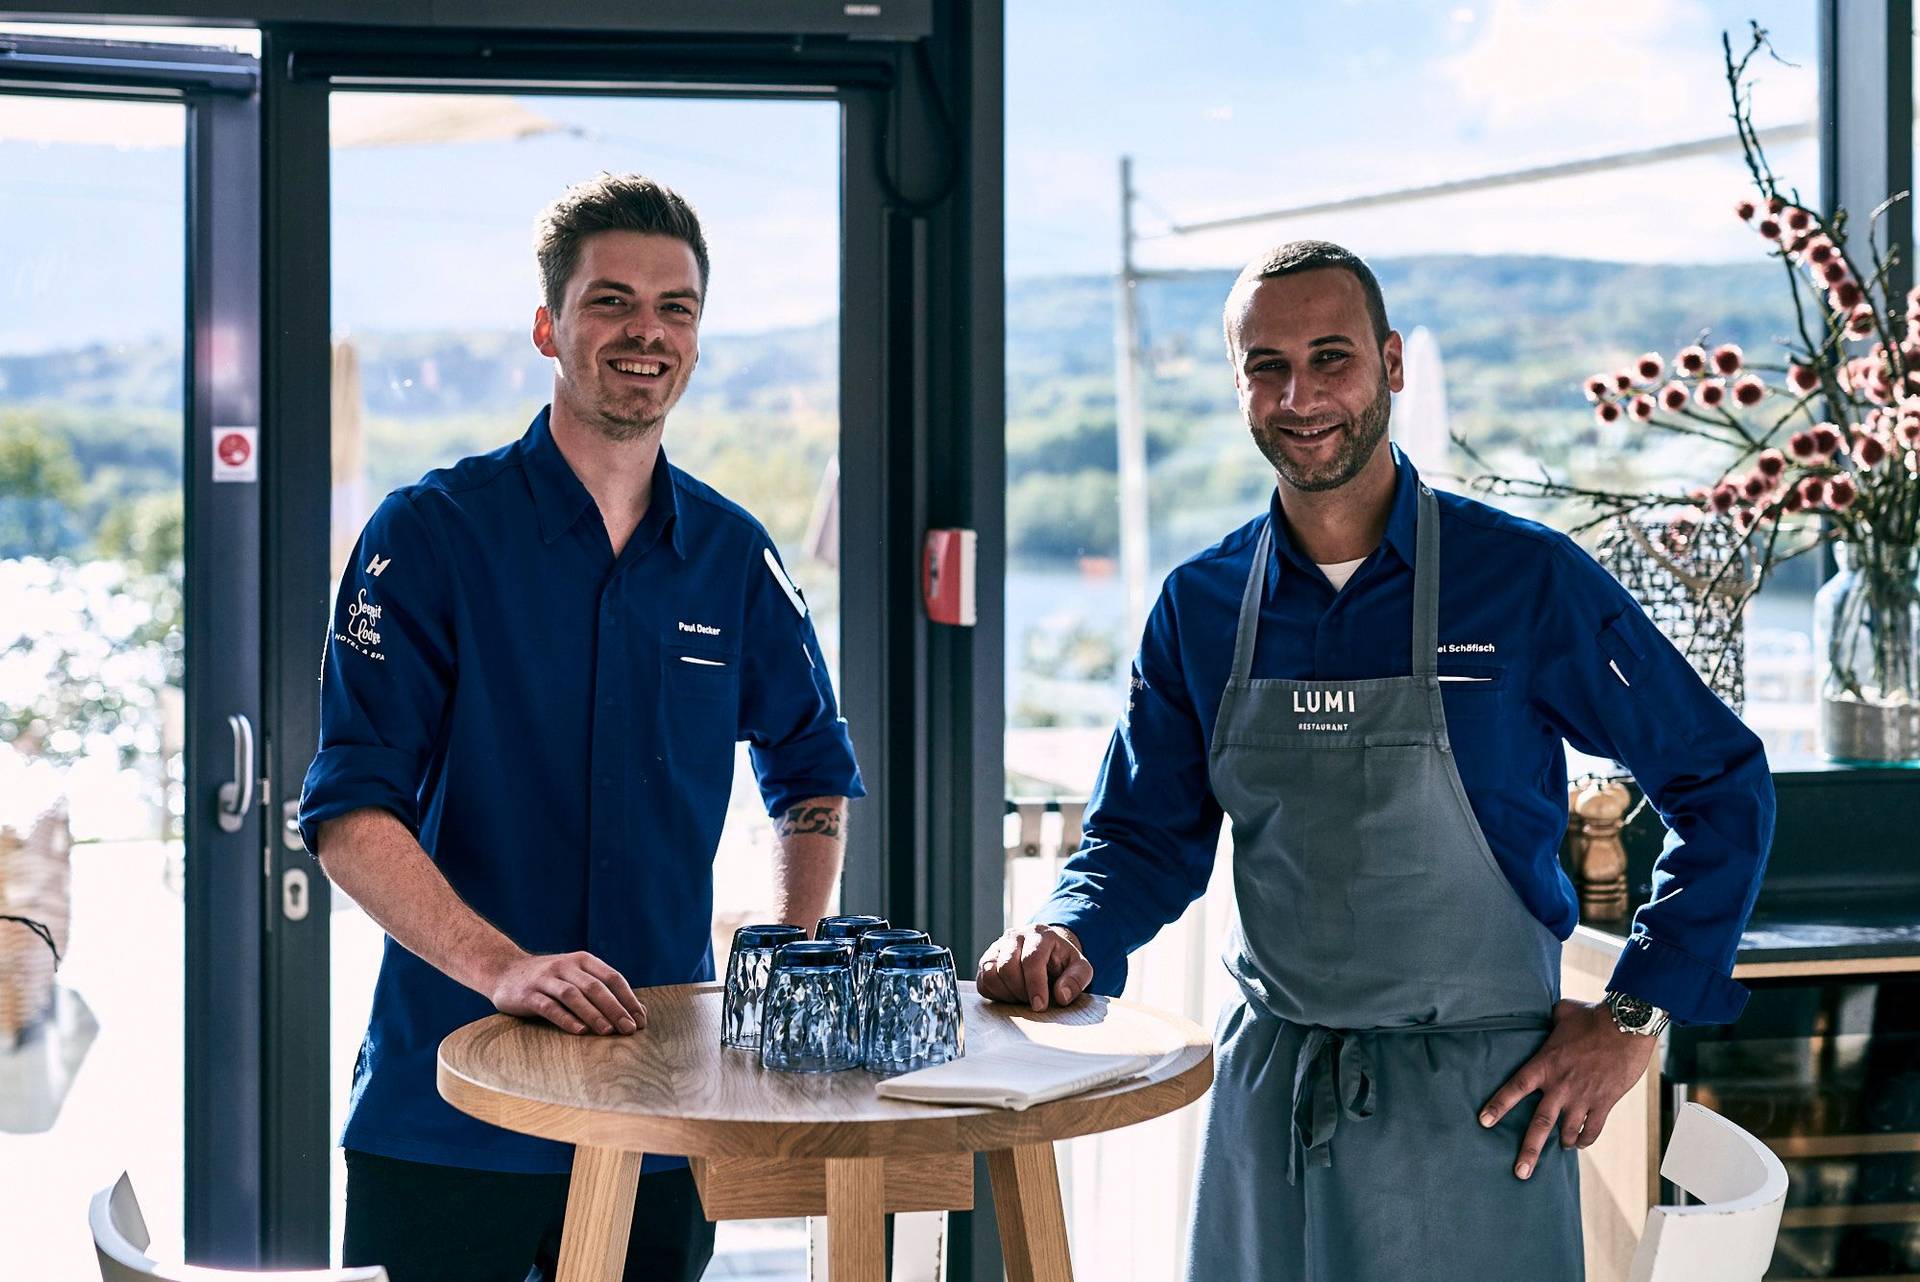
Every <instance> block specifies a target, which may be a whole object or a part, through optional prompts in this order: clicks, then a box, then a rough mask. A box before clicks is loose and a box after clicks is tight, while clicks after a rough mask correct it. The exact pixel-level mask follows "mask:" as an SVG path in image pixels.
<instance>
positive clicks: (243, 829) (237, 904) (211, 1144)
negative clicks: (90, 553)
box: [0, 35, 267, 1266]
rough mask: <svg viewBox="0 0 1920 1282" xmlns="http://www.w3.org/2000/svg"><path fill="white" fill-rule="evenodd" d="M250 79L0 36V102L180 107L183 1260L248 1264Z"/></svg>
mask: <svg viewBox="0 0 1920 1282" xmlns="http://www.w3.org/2000/svg"><path fill="white" fill-rule="evenodd" d="M259 79H260V77H259V69H258V65H257V63H256V62H255V60H254V59H253V58H252V57H251V56H249V55H246V54H238V53H231V52H228V51H226V50H216V49H200V48H194V47H190V46H171V45H150V44H137V43H130V42H125V41H113V40H85V39H64V38H49V37H42V36H21V35H0V93H8V94H28V95H33V96H36V97H66V98H90V99H99V98H108V99H124V100H140V101H153V102H170V103H177V104H179V105H181V106H183V107H184V108H185V135H184V137H183V139H182V142H183V147H182V150H183V153H184V157H185V184H184V192H185V202H186V210H185V213H186V217H185V227H186V247H185V248H186V276H187V279H186V289H185V295H186V315H185V333H184V349H185V350H184V369H183V371H182V378H183V389H184V393H185V394H184V398H183V401H184V403H183V413H182V430H183V432H184V434H185V440H184V449H183V451H182V466H183V468H184V470H185V475H184V476H183V477H182V486H183V490H184V493H183V500H182V501H183V504H184V511H185V525H186V531H185V533H186V539H185V558H184V559H185V567H184V579H185V581H184V584H183V593H184V606H185V624H184V630H185V637H186V653H185V661H186V662H185V679H184V684H185V695H186V725H187V733H186V744H185V755H186V817H185V827H184V842H185V847H186V861H185V862H186V886H185V895H184V898H185V907H186V913H185V919H186V924H185V930H186V939H185V954H186V976H185V990H184V991H185V1002H184V1005H185V1009H184V1011H183V1012H182V1018H183V1020H184V1022H185V1039H184V1047H185V1064H184V1065H183V1068H184V1081H185V1101H184V1124H185V1126H184V1135H185V1148H186V1151H185V1154H184V1164H185V1188H186V1207H185V1225H186V1250H187V1256H188V1258H189V1259H192V1260H195V1261H197V1262H201V1263H208V1264H222V1265H236V1266H251V1265H255V1264H257V1263H259V1236H260V1235H259V1226H260V1220H261V1214H262V1200H261V1197H260V1189H259V1178H258V1175H259V1163H258V1153H259V1143H258V1139H259V1134H260V1130H261V1102H262V1090H261V1086H262V1080H261V1041H262V1036H261V1035H262V1032H263V1023H262V1019H261V982H260V981H261V962H262V947H261V928H262V921H263V909H262V904H263V899H264V889H265V888H264V880H263V875H262V860H261V843H262V833H263V829H262V827H261V824H260V817H261V815H262V814H263V813H264V811H265V810H266V808H267V807H266V804H265V780H264V779H263V778H262V777H261V771H260V762H261V757H260V755H259V744H258V738H257V735H256V736H254V743H255V747H254V753H253V755H252V757H251V759H249V760H247V761H245V762H244V763H243V764H244V773H245V775H246V776H247V778H246V779H245V780H243V781H240V782H242V785H243V786H241V787H240V788H238V789H237V790H236V796H240V795H244V796H249V797H250V798H251V800H252V804H251V806H250V808H249V811H248V813H246V814H244V815H242V816H240V822H239V824H238V826H237V828H236V829H235V830H234V831H231V832H229V831H225V830H224V829H223V828H222V826H221V824H220V822H219V820H218V810H219V807H220V785H221V784H222V783H224V782H228V781H230V780H233V779H234V769H235V765H236V760H235V758H236V736H235V734H234V732H233V731H232V730H230V729H229V723H228V718H229V717H232V716H238V717H244V718H246V720H247V723H248V724H249V726H251V727H252V728H254V730H256V731H258V730H259V728H260V727H261V724H262V722H261V715H260V712H261V708H260V628H259V620H260V608H259V607H260V596H259V592H260V491H261V486H260V484H259V483H258V482H240V483H226V482H216V481H215V480H214V467H215V459H214V437H215V429H216V428H227V427H236V426H244V427H254V428H258V427H259V426H260V377H259V362H258V352H259V335H258V324H259V315H260V310H259V292H260V258H259V253H258V246H259V229H260V217H259V214H260V203H259V157H260V122H259V106H260V98H259Z"/></svg>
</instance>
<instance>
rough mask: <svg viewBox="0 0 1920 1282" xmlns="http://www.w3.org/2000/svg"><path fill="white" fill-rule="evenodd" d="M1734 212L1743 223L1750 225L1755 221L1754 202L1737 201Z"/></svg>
mask: <svg viewBox="0 0 1920 1282" xmlns="http://www.w3.org/2000/svg"><path fill="white" fill-rule="evenodd" d="M1733 212H1734V214H1735V215H1736V216H1738V218H1739V219H1740V221H1741V222H1743V223H1750V222H1752V221H1753V202H1752V201H1751V200H1742V201H1737V202H1735V204H1734V206H1733Z"/></svg>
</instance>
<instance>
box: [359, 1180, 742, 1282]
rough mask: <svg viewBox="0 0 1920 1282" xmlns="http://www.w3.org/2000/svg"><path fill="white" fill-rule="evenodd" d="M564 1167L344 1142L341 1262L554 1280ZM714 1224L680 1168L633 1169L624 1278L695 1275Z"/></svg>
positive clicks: (395, 1279)
mask: <svg viewBox="0 0 1920 1282" xmlns="http://www.w3.org/2000/svg"><path fill="white" fill-rule="evenodd" d="M568 1178H569V1177H568V1176H565V1175H518V1174H513V1173H510V1172H503V1171H470V1170H466V1169H465V1168H462V1167H457V1166H432V1165H428V1164H426V1163H422V1162H403V1161H400V1160H399V1159H397V1158H391V1157H380V1156H377V1155H375V1154H373V1153H360V1152H356V1151H354V1150H353V1149H348V1150H347V1233H346V1244H345V1247H344V1249H343V1251H342V1256H343V1260H344V1262H345V1263H346V1264H348V1265H369V1264H380V1265H385V1266H386V1270H387V1276H388V1277H389V1278H390V1279H391V1280H392V1282H552V1280H553V1278H554V1276H555V1273H556V1269H555V1264H556V1263H557V1261H558V1260H559V1258H560V1224H561V1220H562V1218H563V1216H564V1215H565V1213H566V1209H567V1181H568ZM712 1258H713V1225H711V1224H709V1223H708V1222H707V1218H706V1216H705V1214H703V1213H702V1211H701V1209H700V1194H699V1192H698V1191H697V1190H696V1189H695V1188H694V1185H693V1173H692V1172H691V1171H689V1170H687V1169H686V1168H685V1167H681V1168H680V1169H679V1170H674V1171H662V1172H660V1173H658V1174H655V1175H643V1176H641V1177H640V1193H639V1196H638V1197H636V1198H635V1199H634V1204H633V1231H632V1233H630V1234H629V1235H628V1237H627V1271H626V1282H698V1279H699V1277H700V1275H701V1274H703V1273H705V1272H706V1271H707V1262H708V1261H709V1260H711V1259H712Z"/></svg>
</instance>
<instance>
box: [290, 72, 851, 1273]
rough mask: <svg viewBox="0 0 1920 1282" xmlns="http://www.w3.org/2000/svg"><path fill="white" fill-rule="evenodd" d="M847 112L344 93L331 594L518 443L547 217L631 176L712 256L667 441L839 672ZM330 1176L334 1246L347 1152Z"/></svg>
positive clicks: (341, 937)
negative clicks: (434, 487)
mask: <svg viewBox="0 0 1920 1282" xmlns="http://www.w3.org/2000/svg"><path fill="white" fill-rule="evenodd" d="M840 117H841V113H840V108H839V105H838V104H837V103H835V102H832V101H790V100H789V101H778V100H775V101H769V100H743V99H737V98H735V99H719V98H696V97H682V98H671V99H668V98H659V97H626V96H618V97H615V96H604V95H602V96H580V95H571V96H559V95H555V94H552V93H545V94H541V93H516V94H512V95H508V94H501V93H458V94H455V93H447V92H440V93H434V94H412V93H404V92H352V91H348V90H344V89H336V90H335V91H334V92H333V93H332V95H331V99H330V104H329V127H330V139H329V142H330V168H331V187H330V199H331V211H332V219H331V242H332V243H331V264H332V315H331V325H330V330H331V333H330V346H331V367H332V371H333V380H332V385H331V388H330V389H329V402H330V404H331V407H332V421H331V427H332V431H331V450H330V458H329V473H330V475H329V493H330V503H329V518H328V519H329V539H328V548H329V569H328V581H329V583H330V584H336V585H337V584H338V583H339V582H340V580H341V574H342V571H343V570H344V569H345V566H346V558H347V557H348V556H349V555H350V554H351V552H352V550H353V547H354V544H355V540H356V538H357V537H358V535H359V533H360V530H361V528H362V526H363V525H364V524H365V522H366V520H367V518H368V516H369V515H371V513H372V512H373V509H374V508H375V507H376V506H377V505H378V504H379V502H380V501H381V499H382V498H383V497H384V496H385V495H387V494H388V493H389V492H390V491H392V490H394V489H396V488H399V487H402V486H408V485H411V484H413V483H414V482H416V481H418V480H419V479H420V478H421V476H422V475H423V474H425V473H426V472H428V471H430V470H432V469H435V468H441V467H447V466H450V465H452V464H453V463H455V462H456V461H458V460H459V459H461V458H463V457H466V456H469V455H474V454H481V453H485V452H487V451H490V450H494V449H496V448H498V447H500V446H502V445H505V444H507V443H509V442H511V441H513V440H515V439H517V438H518V437H519V436H520V435H521V434H522V433H524V432H525V431H526V429H527V425H528V423H529V421H530V420H531V419H532V418H533V416H534V415H535V414H536V413H537V412H538V411H539V410H540V408H541V407H542V406H543V405H544V404H546V403H547V402H548V401H549V400H550V398H551V395H552V389H553V379H554V372H553V366H552V362H551V361H549V360H548V359H547V358H545V357H543V356H541V355H540V353H539V352H538V351H536V350H535V349H534V347H533V344H532V342H531V340H530V338H529V330H530V327H531V324H532V319H533V311H534V308H535V306H536V305H537V304H538V303H539V301H540V282H539V277H538V273H537V271H536V265H535V261H534V255H533V250H532V239H533V226H534V220H535V217H536V216H537V215H538V214H539V212H540V210H541V209H542V208H543V207H544V206H545V205H546V204H547V203H549V202H550V201H552V200H553V199H555V198H556V197H558V196H559V195H560V194H561V192H562V191H563V190H564V189H565V188H566V187H567V186H568V185H570V184H572V183H576V182H580V181H583V180H585V179H588V178H591V177H593V176H594V175H596V174H598V173H600V172H602V171H611V172H628V171H637V172H641V173H645V174H647V175H648V176H649V177H652V178H655V179H658V180H659V181H661V182H664V183H666V184H667V185H668V186H670V187H672V188H674V189H675V190H676V191H678V192H680V193H681V194H682V195H684V196H685V197H687V199H688V200H690V201H691V202H692V203H693V204H694V206H695V207H696V208H697V209H698V211H699V213H700V217H701V221H702V225H703V229H704V231H705V235H706V238H707V242H708V246H709V249H710V252H711V254H712V261H713V266H712V275H711V284H710V288H709V292H708V298H707V300H706V306H705V308H704V310H703V315H702V320H701V326H700V360H699V365H698V368H697V369H696V370H695V371H694V373H693V375H692V380H691V383H690V385H689V387H688V390H687V393H686V395H685V397H684V398H683V399H682V400H681V402H680V404H679V405H678V407H677V408H676V409H675V410H674V411H673V414H672V416H671V417H670V419H669V420H668V423H667V426H666V432H665V438H664V447H665V451H666V454H667V456H668V457H669V458H671V459H672V461H673V463H674V465H675V466H677V467H680V468H682V469H684V470H685V471H687V472H690V473H691V474H692V475H694V476H695V477H697V478H699V479H700V480H701V481H703V482H705V483H707V484H708V485H711V486H712V487H713V488H715V489H716V490H718V491H719V492H720V493H722V494H724V495H725V496H727V497H728V498H730V499H732V500H733V501H735V502H737V503H739V504H740V505H741V506H743V507H745V508H746V509H747V510H748V511H750V512H752V513H753V514H754V515H755V516H756V517H757V518H758V519H759V520H760V521H761V522H762V523H763V524H764V525H765V526H766V527H767V529H768V531H769V532H770V533H771V534H772V536H773V539H774V542H775V543H776V545H777V546H778V547H779V549H780V553H781V556H782V559H783V560H784V561H785V563H786V565H787V567H788V569H789V571H790V572H791V574H792V575H793V578H794V580H795V581H796V583H797V584H798V585H799V587H800V588H801V590H802V591H803V592H804V593H805V594H806V598H807V601H808V603H809V605H810V608H811V612H812V614H813V617H814V621H815V627H816V628H817V629H818V631H819V633H820V639H821V645H822V648H823V650H824V652H825V654H826V658H827V662H828V665H829V667H830V668H831V669H833V670H834V673H835V682H836V686H837V685H838V671H839V667H840V664H839V652H840V647H839V617H840V611H839V597H840V575H839V568H838V560H839V546H838V545H839V539H838V533H839V522H838V509H839V490H838V484H839V468H838V449H839V444H840V412H839V371H840V362H839V350H840V342H839V335H840V316H839V310H840V309H839V303H840V182H841V175H840V141H841V118H840ZM293 748H294V745H291V744H290V745H289V753H290V755H292V756H297V755H298V753H297V752H294V751H293ZM308 752H309V755H310V754H311V748H310V747H309V748H308ZM733 778H734V787H733V793H732V798H731V803H730V806H729V809H728V814H727V821H726V826H725V830H724V834H723V836H722V838H721V842H720V847H719V851H718V853H717V855H716V858H715V862H714V869H713V880H714V917H713V922H712V930H713V939H714V953H715V957H716V960H717V962H718V964H719V966H720V967H722V968H724V966H725V964H726V961H725V959H726V949H727V945H728V941H729V940H730V939H731V937H732V934H733V930H734V928H735V927H736V926H738V925H741V924H744V923H746V922H748V921H759V920H765V919H766V918H767V917H768V915H769V913H770V910H771V905H772V867H773V852H774V836H773V827H772V825H771V823H770V822H769V820H768V818H767V815H766V811H765V807H764V805H763V803H762V801H761V798H760V794H759V790H758V788H757V786H756V783H755V779H754V775H753V771H752V768H751V765H750V763H749V761H748V759H747V752H746V747H745V745H744V744H742V745H740V747H739V749H738V756H737V760H736V763H735V769H734V776H733ZM290 795H291V794H289V796H290ZM863 910H865V909H864V907H863ZM327 920H328V922H329V929H330V938H329V941H328V942H329V948H330V956H331V960H330V973H331V978H332V993H331V1000H330V1042H329V1046H328V1049H327V1052H326V1065H327V1070H328V1074H329V1080H328V1093H327V1098H328V1101H329V1116H328V1127H329V1140H330V1141H335V1140H337V1138H338V1135H339V1133H340V1128H341V1125H342V1122H343V1120H344V1112H345V1108H346V1104H347V1100H348V1096H349V1090H350V1087H351V1084H352V1078H353V1068H354V1060H355V1054H356V1051H357V1050H358V1048H359V1046H360V1043H361V1039H362V1037H363V1035H364V1033H365V1030H366V1025H367V1014H368V1006H369V1003H370V1000H371V997H372V992H373V985H374V980H375V976H376V974H377V972H378V969H379V965H380V958H381V952H382V948H383V944H384V939H385V936H384V935H383V933H382V931H381V930H380V927H379V926H378V925H377V924H375V923H374V922H373V921H372V920H371V919H369V918H368V917H367V916H366V914H365V913H363V912H361V911H360V910H359V908H358V907H356V906H355V905H354V904H353V903H352V902H351V901H350V900H349V899H348V898H347V897H346V896H345V895H344V894H343V893H340V892H338V891H337V890H336V891H334V892H333V895H332V900H331V903H330V906H329V912H328V918H327ZM330 1169H331V1172H332V1177H331V1180H330V1196H331V1207H332V1214H331V1222H332V1242H331V1246H332V1248H333V1250H334V1252H335V1257H336V1258H337V1254H338V1246H339V1235H340V1230H341V1225H342V1223H343V1220H344V1213H343V1211H344V1192H345V1170H344V1162H343V1160H342V1157H341V1150H340V1149H339V1148H338V1147H337V1146H336V1147H334V1148H333V1149H332V1158H331V1164H330ZM805 1251H806V1238H805V1230H804V1227H803V1226H802V1225H801V1224H800V1223H799V1222H798V1221H792V1222H770V1223H760V1222H747V1223H741V1222H730V1223H723V1224H722V1225H720V1229H719V1242H718V1245H717V1249H716V1255H717V1262H716V1265H715V1269H716V1271H717V1270H720V1269H722V1268H726V1269H733V1270H736V1272H734V1273H729V1274H728V1276H741V1277H754V1278H761V1279H765V1280H766V1282H772V1279H775V1278H787V1277H792V1278H799V1277H801V1276H804V1273H805V1262H806V1257H805Z"/></svg>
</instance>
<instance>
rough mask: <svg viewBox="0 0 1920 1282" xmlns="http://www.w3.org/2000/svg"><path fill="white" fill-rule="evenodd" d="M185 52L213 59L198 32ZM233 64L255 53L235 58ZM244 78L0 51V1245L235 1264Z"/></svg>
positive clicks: (252, 278) (255, 1011)
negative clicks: (104, 1226) (102, 1205)
mask: <svg viewBox="0 0 1920 1282" xmlns="http://www.w3.org/2000/svg"><path fill="white" fill-rule="evenodd" d="M201 34H202V35H205V34H208V33H201ZM235 34H238V35H240V36H241V37H242V39H243V40H245V39H250V38H251V35H250V33H235ZM256 83H257V74H256V71H255V64H254V60H253V58H252V57H250V56H248V55H247V54H246V53H244V52H236V51H233V50H228V49H211V48H200V47H179V46H177V45H174V46H168V45H158V44H151V43H141V42H133V41H102V40H87V39H75V38H70V37H68V36H67V35H66V34H65V33H61V32H58V31H49V30H45V29H43V30H40V31H37V32H34V33H32V34H23V33H22V32H21V31H19V30H15V29H0V211H4V223H5V226H6V229H7V236H6V239H7V243H8V246H9V250H8V260H9V261H8V266H7V268H6V269H5V270H0V915H3V916H0V1154H4V1157H3V1158H0V1241H4V1242H5V1243H6V1244H7V1246H6V1254H7V1261H8V1268H9V1271H10V1273H12V1274H14V1275H17V1276H20V1277H78V1276H81V1275H82V1274H84V1273H88V1272H91V1271H93V1270H94V1268H95V1267H96V1266H95V1264H94V1261H93V1254H92V1244H91V1242H90V1241H89V1238H88V1233H87V1227H86V1206H87V1201H88V1198H89V1197H90V1195H91V1194H92V1193H93V1192H95V1191H96V1190H98V1189H100V1188H103V1187H106V1186H108V1185H110V1184H112V1183H113V1182H114V1181H115V1180H116V1179H117V1178H118V1177H119V1175H120V1173H121V1172H122V1171H125V1172H127V1173H128V1174H129V1176H130V1177H131V1179H132V1181H133V1184H134V1188H135V1192H136V1195H137V1196H138V1198H139V1200H140V1204H141V1208H142V1211H143V1213H144V1215H145V1218H146V1221H147V1224H148V1225H149V1227H150V1228H151V1230H152V1233H153V1246H152V1248H151V1253H152V1254H153V1255H154V1256H155V1257H156V1258H160V1259H163V1260H164V1259H168V1258H171V1259H174V1260H178V1259H181V1258H182V1257H183V1256H185V1257H187V1258H191V1259H193V1260H195V1261H197V1262H203V1263H228V1264H235V1263H237V1264H250V1263H253V1262H255V1259H256V1258H257V1222H258V1219H257V1217H258V1202H257V1198H256V1196H255V1195H254V1192H253V1191H254V1189H255V1188H256V1187H257V1183H258V1181H257V1179H256V1177H255V1172H256V1170H257V1153H256V1151H255V1147H254V1146H255V1142H256V1139H257V1135H258V1130H259V1126H258V1100H259V1093H258V1085H257V1072H258V1062H259V1060H258V1054H257V1038H258V1033H259V1028H260V1021H259V984H258V979H257V976H258V972H259V961H260V945H259V939H260V922H261V913H260V905H261V902H262V899H263V889H264V888H263V885H262V877H261V871H260V869H261V862H260V845H261V829H260V825H259V815H260V813H261V804H262V795H263V782H264V781H263V780H262V779H261V778H260V767H259V757H258V754H257V751H256V748H255V735H254V733H253V732H254V730H255V729H256V728H257V727H258V725H259V721H260V712H259V696H260V685H259V672H260V668H259V640H258V628H257V623H256V620H257V618H258V614H259V563H258V545H259V485H258V482H257V479H256V478H257V475H258V471H257V452H258V449H259V444H260V442H259V440H258V426H259V417H258V414H259V407H258V394H257V393H258V389H257V369H258V364H257V360H256V358H255V352H256V350H257V342H256V341H255V338H254V335H255V332H256V331H255V317H256V310H257V286H256V280H257V273H258V251H257V237H256V236H255V234H254V231H253V228H254V227H255V225H256V223H255V218H254V214H255V211H256V210H257V208H258V203H257V197H256V182H255V180H254V177H253V175H254V173H255V172H256V169H255V166H256V164H257V154H258V135H257V127H256V116H255V114H254V102H255V99H254V96H253V95H254V92H255V87H256Z"/></svg>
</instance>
